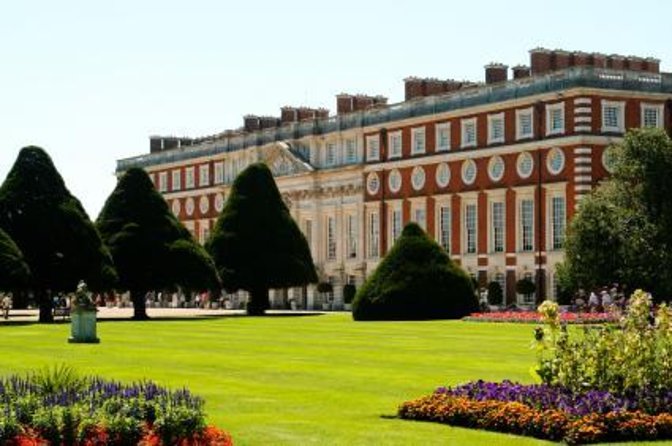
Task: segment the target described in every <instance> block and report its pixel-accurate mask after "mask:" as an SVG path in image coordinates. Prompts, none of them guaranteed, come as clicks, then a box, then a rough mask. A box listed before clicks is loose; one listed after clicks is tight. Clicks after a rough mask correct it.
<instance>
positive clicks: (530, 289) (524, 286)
mask: <svg viewBox="0 0 672 446" xmlns="http://www.w3.org/2000/svg"><path fill="white" fill-rule="evenodd" d="M536 290H537V286H536V285H535V284H534V282H532V281H531V280H530V279H528V278H527V277H523V278H522V279H520V280H518V281H517V282H516V293H518V294H522V295H523V296H531V295H532V294H534V292H535V291H536Z"/></svg>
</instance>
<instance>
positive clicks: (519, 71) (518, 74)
mask: <svg viewBox="0 0 672 446" xmlns="http://www.w3.org/2000/svg"><path fill="white" fill-rule="evenodd" d="M511 71H513V78H514V79H523V78H526V77H530V67H528V66H527V65H516V66H515V67H512V68H511Z"/></svg>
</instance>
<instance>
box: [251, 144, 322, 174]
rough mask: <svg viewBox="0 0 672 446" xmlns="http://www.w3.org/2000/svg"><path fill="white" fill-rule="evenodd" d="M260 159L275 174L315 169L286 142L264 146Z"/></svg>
mask: <svg viewBox="0 0 672 446" xmlns="http://www.w3.org/2000/svg"><path fill="white" fill-rule="evenodd" d="M259 160H260V161H261V162H262V163H264V164H266V165H267V166H268V167H269V169H271V172H272V173H273V176H285V175H293V174H297V173H305V172H311V171H313V170H314V169H313V167H312V166H311V165H310V164H308V163H306V162H304V161H303V160H301V159H300V158H299V157H297V156H296V155H294V154H293V153H292V150H291V147H290V145H289V144H287V143H285V142H279V143H276V144H273V145H272V146H270V147H264V149H263V150H262V151H261V152H260V154H259Z"/></svg>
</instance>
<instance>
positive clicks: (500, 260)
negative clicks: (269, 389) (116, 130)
mask: <svg viewBox="0 0 672 446" xmlns="http://www.w3.org/2000/svg"><path fill="white" fill-rule="evenodd" d="M511 71H512V76H511V77H509V68H508V67H507V66H506V65H503V64H498V63H491V64H489V65H486V66H485V82H467V81H456V80H452V79H447V80H442V79H434V78H418V77H409V78H407V79H405V80H404V82H405V100H404V101H403V102H400V103H397V104H388V103H387V99H386V98H384V97H381V96H370V95H351V94H340V95H338V96H337V98H336V102H337V103H336V109H337V113H336V115H334V116H330V115H329V111H328V110H326V109H313V108H308V107H283V108H282V109H281V113H280V117H279V118H278V117H269V116H256V115H247V116H245V117H244V125H243V127H241V128H240V129H238V130H229V131H225V132H223V133H220V134H217V135H213V136H208V137H203V138H197V139H193V138H178V137H158V136H152V137H150V151H149V154H145V155H140V156H137V157H133V158H128V159H122V160H119V161H118V163H117V172H118V173H119V174H120V173H122V172H123V171H124V170H126V169H128V168H130V167H136V166H137V167H142V168H144V169H145V170H146V171H147V172H148V173H149V175H150V176H151V178H152V180H153V181H154V183H155V184H156V187H157V188H158V190H159V191H160V192H161V193H162V194H163V195H164V197H165V198H166V200H167V202H168V204H169V206H170V207H171V208H172V210H173V212H174V213H175V215H177V216H178V217H179V218H180V220H181V221H183V222H184V224H185V225H186V226H187V228H189V230H191V231H192V233H193V234H194V236H195V237H197V238H198V240H200V241H201V242H203V241H204V240H205V239H206V238H207V237H208V234H209V231H210V230H211V228H212V227H213V225H214V222H215V220H216V218H217V216H218V214H219V212H220V211H221V210H222V208H223V206H224V203H225V200H226V197H227V194H228V192H229V188H230V186H231V183H232V181H233V179H234V178H235V176H236V175H237V174H238V172H240V171H241V170H242V169H244V168H245V167H246V166H247V165H249V164H250V163H253V162H259V161H260V162H264V163H267V164H268V165H269V167H270V168H271V170H272V171H273V174H274V175H275V178H276V181H277V184H278V187H279V189H280V191H281V193H282V194H283V197H284V198H285V201H286V204H287V206H288V207H289V209H290V212H291V214H292V216H293V217H294V218H295V219H296V221H297V223H298V224H299V226H300V228H301V229H302V231H304V234H305V235H306V238H307V239H308V242H309V244H310V247H311V250H312V255H313V259H314V261H315V264H316V266H317V269H318V273H319V275H320V278H321V280H322V281H329V282H331V283H332V284H333V285H334V295H333V299H334V301H333V303H332V304H333V307H334V308H339V307H340V306H341V305H342V294H341V290H342V286H343V285H344V284H346V283H354V284H356V285H359V284H361V283H362V281H363V280H364V279H365V277H366V276H367V275H368V274H370V273H371V272H372V271H373V269H374V268H375V267H376V265H377V264H378V262H379V261H380V259H381V258H382V256H384V255H385V253H386V252H387V251H388V250H389V249H390V247H391V246H392V244H393V243H394V241H395V239H396V238H397V237H398V236H399V234H400V233H401V229H402V227H403V225H404V224H406V223H408V222H410V221H415V222H417V223H418V224H420V225H421V226H422V227H424V228H425V229H426V231H427V232H428V234H429V236H431V237H433V238H434V239H435V240H436V241H437V242H438V243H439V244H440V245H441V246H443V247H444V248H445V249H446V250H447V251H448V252H449V253H450V255H451V257H452V258H453V259H454V261H456V262H458V263H459V264H461V265H462V267H463V268H465V270H467V271H468V272H469V273H470V274H472V275H473V276H474V277H476V278H477V279H478V280H479V282H480V283H481V284H483V285H485V284H486V283H487V282H490V281H497V282H500V283H501V285H502V287H503V289H504V290H505V296H506V301H507V303H519V304H525V303H528V302H525V297H524V296H519V295H517V294H516V291H515V283H516V281H517V280H518V279H520V278H523V277H529V278H530V279H532V280H533V281H535V283H536V284H537V293H540V297H550V298H553V297H555V294H556V286H555V285H556V272H555V271H556V265H557V264H558V263H559V262H561V261H562V259H563V250H562V247H563V242H564V237H565V229H566V228H567V224H568V221H569V220H571V218H572V216H573V214H574V213H575V211H576V208H577V206H578V205H579V203H580V201H581V198H582V197H583V196H584V195H585V194H586V193H588V192H590V190H591V189H592V188H594V187H595V186H596V185H597V184H598V183H599V181H600V180H602V179H603V178H605V177H606V176H607V175H608V174H609V169H610V150H609V148H608V147H609V146H610V145H611V144H613V143H615V142H618V141H620V140H621V138H622V136H623V134H624V132H625V131H626V130H627V129H630V128H636V127H660V128H664V129H666V130H668V131H670V129H671V128H672V119H671V117H672V73H661V72H660V69H659V60H658V59H653V58H641V57H635V56H620V55H605V54H600V53H584V52H578V51H577V52H568V51H562V50H547V49H543V48H537V49H534V50H531V51H530V64H529V66H522V65H518V66H514V67H513V68H512V69H511ZM259 230H260V231H261V230H263V222H260V227H259ZM288 299H293V300H294V301H295V302H296V303H298V307H299V308H322V305H323V304H326V302H323V300H325V297H324V296H322V295H320V294H319V293H317V292H316V291H315V287H314V286H310V287H308V288H303V289H290V290H274V292H273V293H272V302H273V305H276V306H284V305H286V304H287V301H288Z"/></svg>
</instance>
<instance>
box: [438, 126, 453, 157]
mask: <svg viewBox="0 0 672 446" xmlns="http://www.w3.org/2000/svg"><path fill="white" fill-rule="evenodd" d="M444 131H445V132H446V133H447V135H448V137H447V138H446V144H445V145H440V143H441V132H444ZM435 133H436V135H435V140H434V143H435V144H436V152H448V151H449V150H450V136H451V135H450V122H442V123H440V124H436V126H435Z"/></svg>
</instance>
